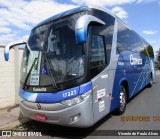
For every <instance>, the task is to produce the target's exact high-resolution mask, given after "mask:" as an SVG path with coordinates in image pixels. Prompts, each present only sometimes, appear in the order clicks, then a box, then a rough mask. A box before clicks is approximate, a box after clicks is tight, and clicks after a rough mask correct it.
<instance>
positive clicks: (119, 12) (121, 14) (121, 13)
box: [111, 6, 128, 18]
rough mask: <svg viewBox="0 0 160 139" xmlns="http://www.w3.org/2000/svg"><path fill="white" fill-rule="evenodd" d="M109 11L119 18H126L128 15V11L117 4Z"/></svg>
mask: <svg viewBox="0 0 160 139" xmlns="http://www.w3.org/2000/svg"><path fill="white" fill-rule="evenodd" d="M111 11H112V12H113V13H115V14H116V15H117V16H118V17H119V18H127V17H128V13H127V12H126V11H125V10H124V9H123V8H121V7H119V6H116V7H114V8H112V10H111Z"/></svg>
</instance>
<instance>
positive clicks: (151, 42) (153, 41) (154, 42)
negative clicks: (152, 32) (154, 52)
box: [149, 40, 157, 44]
mask: <svg viewBox="0 0 160 139" xmlns="http://www.w3.org/2000/svg"><path fill="white" fill-rule="evenodd" d="M149 43H150V44H156V43H157V41H156V40H152V41H150V42H149Z"/></svg>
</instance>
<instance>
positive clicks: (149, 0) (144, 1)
mask: <svg viewBox="0 0 160 139" xmlns="http://www.w3.org/2000/svg"><path fill="white" fill-rule="evenodd" d="M156 1H157V2H159V0H137V3H138V4H139V3H151V2H156Z"/></svg>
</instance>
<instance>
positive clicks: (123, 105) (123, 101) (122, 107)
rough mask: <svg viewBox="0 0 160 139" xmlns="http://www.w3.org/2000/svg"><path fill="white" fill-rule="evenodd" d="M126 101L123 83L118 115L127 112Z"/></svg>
mask: <svg viewBox="0 0 160 139" xmlns="http://www.w3.org/2000/svg"><path fill="white" fill-rule="evenodd" d="M126 102H127V93H126V89H125V87H124V86H123V85H121V86H120V91H119V107H118V108H117V114H118V115H122V114H123V113H124V112H125V110H126V104H127V103H126Z"/></svg>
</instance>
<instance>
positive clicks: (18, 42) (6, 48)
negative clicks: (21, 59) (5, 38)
mask: <svg viewBox="0 0 160 139" xmlns="http://www.w3.org/2000/svg"><path fill="white" fill-rule="evenodd" d="M26 43H27V41H24V40H20V41H14V42H11V43H9V44H8V45H7V46H6V47H5V48H4V58H5V60H6V61H8V60H9V50H10V49H12V48H14V47H16V46H18V45H21V44H26Z"/></svg>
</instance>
